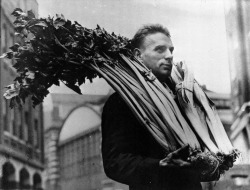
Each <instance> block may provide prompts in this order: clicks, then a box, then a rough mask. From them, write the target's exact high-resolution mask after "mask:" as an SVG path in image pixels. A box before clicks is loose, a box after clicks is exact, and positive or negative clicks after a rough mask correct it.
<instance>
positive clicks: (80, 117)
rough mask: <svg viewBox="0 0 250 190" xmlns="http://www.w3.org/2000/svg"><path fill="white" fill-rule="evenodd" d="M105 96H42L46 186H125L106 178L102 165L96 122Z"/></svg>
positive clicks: (60, 188) (56, 188)
mask: <svg viewBox="0 0 250 190" xmlns="http://www.w3.org/2000/svg"><path fill="white" fill-rule="evenodd" d="M108 96H109V93H108V94H106V95H87V94H84V95H77V94H56V93H51V94H50V95H49V96H48V97H47V98H46V101H45V103H44V126H45V131H44V137H45V143H44V144H45V171H44V180H45V188H46V189H50V190H63V189H65V190H67V189H74V190H77V189H79V190H80V189H81V190H84V189H86V190H89V189H105V188H106V190H109V189H110V190H111V187H112V188H116V189H124V190H126V189H127V188H126V186H124V185H121V184H119V183H116V182H114V181H112V180H110V179H108V178H107V177H106V175H105V174H104V171H103V167H102V158H101V151H100V145H101V144H100V143H101V132H100V127H101V126H100V124H101V113H102V107H103V105H104V102H105V101H106V99H107V98H108ZM79 110H80V111H79ZM72 118H73V119H72ZM121 187H123V188H121Z"/></svg>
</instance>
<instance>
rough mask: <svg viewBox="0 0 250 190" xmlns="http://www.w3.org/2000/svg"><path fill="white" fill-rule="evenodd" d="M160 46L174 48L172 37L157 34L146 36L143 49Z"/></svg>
mask: <svg viewBox="0 0 250 190" xmlns="http://www.w3.org/2000/svg"><path fill="white" fill-rule="evenodd" d="M158 45H167V46H173V44H172V41H171V39H170V37H168V36H167V35H166V34H163V33H160V32H157V33H154V34H149V35H147V36H145V38H144V40H143V43H142V48H146V47H148V46H158Z"/></svg>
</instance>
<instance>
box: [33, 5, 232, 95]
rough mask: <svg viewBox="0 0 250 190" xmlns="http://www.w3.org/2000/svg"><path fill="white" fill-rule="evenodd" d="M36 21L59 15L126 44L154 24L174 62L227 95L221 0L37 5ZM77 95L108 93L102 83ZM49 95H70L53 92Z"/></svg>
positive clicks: (66, 90)
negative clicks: (165, 33) (169, 44)
mask: <svg viewBox="0 0 250 190" xmlns="http://www.w3.org/2000/svg"><path fill="white" fill-rule="evenodd" d="M37 1H38V4H39V16H40V17H47V16H48V15H50V16H55V15H56V14H63V15H64V16H65V18H66V19H69V20H72V21H77V22H79V23H80V24H81V25H82V26H84V27H87V28H91V29H94V28H95V27H96V25H97V24H98V25H100V26H101V27H103V28H105V29H106V30H107V31H108V32H115V33H116V34H120V35H123V36H126V37H128V38H132V37H133V35H134V33H135V32H136V31H137V29H138V28H139V27H140V26H142V25H143V24H148V23H160V24H162V25H164V26H166V27H167V28H168V29H169V30H170V33H171V37H172V41H173V44H174V46H175V51H174V60H175V61H180V60H185V62H186V63H187V64H188V65H189V67H191V68H192V69H193V72H194V75H195V78H196V79H197V80H198V82H199V83H200V84H202V85H206V87H207V88H208V89H209V90H212V91H215V92H219V93H230V73H229V65H228V53H227V41H226V29H225V17H224V6H223V0H174V1H173V0H37ZM82 89H83V93H94V94H95V93H99V94H102V93H103V94H105V93H107V92H108V90H107V89H108V87H107V85H106V84H105V82H104V81H100V80H96V82H95V84H94V88H93V85H90V84H87V85H85V86H83V87H82ZM51 92H61V93H71V92H72V91H70V90H68V89H65V88H62V87H60V88H58V87H53V88H52V89H51Z"/></svg>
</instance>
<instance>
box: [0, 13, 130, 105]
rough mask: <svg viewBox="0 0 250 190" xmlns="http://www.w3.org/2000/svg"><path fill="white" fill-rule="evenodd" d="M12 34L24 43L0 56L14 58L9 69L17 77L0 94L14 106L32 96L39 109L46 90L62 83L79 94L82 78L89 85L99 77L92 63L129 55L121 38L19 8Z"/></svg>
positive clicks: (111, 62)
mask: <svg viewBox="0 0 250 190" xmlns="http://www.w3.org/2000/svg"><path fill="white" fill-rule="evenodd" d="M12 15H13V16H15V17H16V19H15V21H14V26H15V31H16V33H15V34H16V35H20V36H21V38H22V39H23V43H22V44H18V43H16V44H14V45H13V46H12V47H10V51H9V52H7V53H4V54H3V55H2V56H1V58H4V57H6V58H9V59H14V60H15V61H14V64H13V67H14V68H15V69H16V70H17V73H18V76H17V77H16V78H15V80H14V84H12V85H9V86H8V87H7V88H8V90H7V91H6V93H5V94H4V96H5V97H6V98H8V99H11V103H10V106H11V107H13V106H15V105H16V103H17V104H21V102H25V99H26V98H27V97H28V96H29V95H31V97H32V101H33V105H34V106H35V105H38V104H39V103H41V102H42V101H43V99H44V97H45V96H46V95H47V94H48V93H49V91H48V88H49V87H51V86H52V85H59V81H62V82H63V83H64V84H65V85H66V86H67V87H69V88H71V89H72V90H74V91H75V92H77V93H79V94H81V91H80V88H79V86H80V85H82V84H83V83H84V82H85V80H86V79H89V80H90V81H92V79H93V78H95V77H96V76H97V75H98V74H97V73H96V72H95V71H94V70H92V69H91V67H90V65H91V64H94V65H96V66H99V65H101V64H102V63H103V62H108V63H109V64H110V65H112V64H115V62H116V61H117V60H118V59H119V58H120V56H119V55H120V54H123V55H126V56H131V55H132V53H131V43H130V41H129V40H128V39H127V38H125V37H122V36H119V35H115V34H114V33H112V34H109V33H108V32H107V31H105V30H104V29H102V28H100V27H99V26H97V28H96V29H93V30H92V29H87V28H84V27H82V26H81V25H80V24H79V23H77V22H76V21H75V22H74V23H72V22H71V21H69V20H66V19H65V18H64V16H63V15H56V18H51V17H48V18H35V15H34V14H33V12H32V11H28V12H27V13H25V12H23V11H22V10H21V9H19V8H17V9H15V10H14V11H13V13H12Z"/></svg>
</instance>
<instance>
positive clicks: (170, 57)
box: [165, 49, 173, 59]
mask: <svg viewBox="0 0 250 190" xmlns="http://www.w3.org/2000/svg"><path fill="white" fill-rule="evenodd" d="M172 58H173V54H172V52H171V51H170V50H169V49H167V50H166V53H165V59H172Z"/></svg>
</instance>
